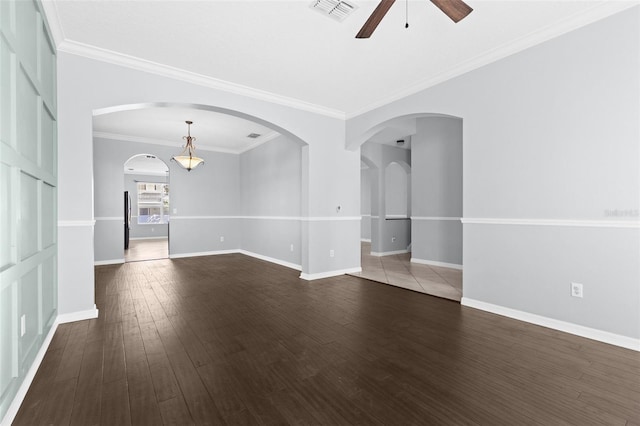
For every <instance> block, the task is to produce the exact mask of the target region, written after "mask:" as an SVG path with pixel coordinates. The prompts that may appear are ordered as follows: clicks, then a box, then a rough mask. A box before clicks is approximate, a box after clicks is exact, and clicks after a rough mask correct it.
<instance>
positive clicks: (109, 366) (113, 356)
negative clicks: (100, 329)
mask: <svg viewBox="0 0 640 426" xmlns="http://www.w3.org/2000/svg"><path fill="white" fill-rule="evenodd" d="M126 376H127V371H126V362H125V354H124V340H123V335H122V322H112V323H107V324H106V325H105V338H104V365H103V381H104V383H109V382H114V381H117V380H123V379H125V378H126Z"/></svg>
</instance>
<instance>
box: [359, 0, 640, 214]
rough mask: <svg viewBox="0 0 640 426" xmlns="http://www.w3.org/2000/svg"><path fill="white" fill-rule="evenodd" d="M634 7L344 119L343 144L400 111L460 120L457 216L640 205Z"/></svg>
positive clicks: (638, 41) (639, 43)
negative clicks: (461, 160)
mask: <svg viewBox="0 0 640 426" xmlns="http://www.w3.org/2000/svg"><path fill="white" fill-rule="evenodd" d="M639 10H640V8H637V7H636V8H633V9H630V10H627V11H625V12H622V13H619V14H617V15H614V16H612V17H610V18H607V19H604V20H602V21H598V22H596V23H594V24H591V25H588V26H586V27H583V28H580V29H578V30H576V31H573V32H570V33H567V34H565V35H563V36H561V37H558V38H556V39H553V40H550V41H548V42H545V43H542V44H540V45H537V46H535V47H532V48H530V49H527V50H525V51H522V52H520V53H517V54H514V55H512V56H509V57H507V58H505V59H502V60H500V61H497V62H495V63H492V64H490V65H487V66H484V67H482V68H480V69H477V70H474V71H472V72H469V73H467V74H464V75H462V76H460V77H457V78H454V79H452V80H449V81H446V82H444V83H442V84H439V85H437V86H434V87H432V88H430V89H427V90H425V91H422V92H420V93H417V94H415V95H412V96H408V97H406V98H404V99H402V100H400V101H397V102H394V103H391V104H388V105H386V106H384V107H381V108H378V109H376V110H374V111H371V112H369V113H366V114H363V115H360V116H358V117H355V118H352V119H350V120H348V121H347V135H348V141H349V142H350V143H351V144H358V143H359V142H360V141H361V140H362V139H361V137H362V136H363V135H364V134H365V133H366V132H367V130H368V129H370V128H372V127H374V126H376V125H378V124H380V123H382V122H385V121H387V120H390V119H393V118H397V117H400V116H404V115H409V114H416V113H439V114H446V115H451V116H454V117H460V118H463V120H464V126H463V128H464V172H465V176H464V192H465V197H464V216H465V217H479V218H482V217H496V218H500V217H510V218H518V217H528V218H567V219H594V218H604V217H605V212H606V211H607V210H608V209H616V208H618V209H623V208H638V206H639V205H640V191H638V182H639V181H640V167H638V159H639V158H640V144H638V140H640V126H639V125H638V117H639V116H640V113H639V111H640V98H639V97H638V93H639V91H640V87H639V77H638V75H639V72H638V70H639V68H640V66H639V62H640V59H639V54H638V52H639V51H640V37H639V36H638V21H639V17H638V15H639V13H640V12H639Z"/></svg>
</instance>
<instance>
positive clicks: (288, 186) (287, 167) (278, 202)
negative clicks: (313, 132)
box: [240, 136, 302, 217]
mask: <svg viewBox="0 0 640 426" xmlns="http://www.w3.org/2000/svg"><path fill="white" fill-rule="evenodd" d="M301 155H302V152H301V144H300V143H299V142H297V141H293V140H291V139H290V138H287V137H285V136H278V137H277V138H276V139H274V140H271V141H269V142H266V143H264V144H262V145H260V146H258V147H256V148H254V149H252V150H249V151H247V152H244V153H242V154H241V155H240V192H241V194H242V195H241V199H242V209H241V210H242V214H243V215H250V216H295V217H299V216H300V215H301V213H300V212H301V198H300V193H301V190H302V188H301V181H302V157H301Z"/></svg>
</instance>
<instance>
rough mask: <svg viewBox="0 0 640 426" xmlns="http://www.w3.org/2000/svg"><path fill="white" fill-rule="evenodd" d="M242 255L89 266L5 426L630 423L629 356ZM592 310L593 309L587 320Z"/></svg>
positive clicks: (636, 413) (633, 377)
mask: <svg viewBox="0 0 640 426" xmlns="http://www.w3.org/2000/svg"><path fill="white" fill-rule="evenodd" d="M298 275H299V272H297V271H293V270H290V269H287V268H284V267H280V266H277V265H273V264H270V263H267V262H263V261H260V260H256V259H252V258H249V257H246V256H243V255H239V254H238V255H223V256H214V257H211V256H210V257H198V258H188V259H177V260H158V261H150V262H136V263H127V264H124V265H116V266H100V267H96V303H97V305H98V308H99V309H100V317H99V318H98V319H95V320H89V321H81V322H77V323H71V324H64V325H61V326H60V327H58V330H57V332H56V334H55V337H54V338H53V341H52V343H51V346H50V347H49V350H48V352H47V354H46V356H45V359H44V361H43V363H42V365H41V367H40V369H39V371H38V373H37V375H36V378H35V379H34V382H33V384H32V386H31V389H30V390H29V393H28V394H27V396H26V399H25V400H24V403H23V404H22V407H21V409H20V411H19V413H18V415H17V416H16V419H15V422H14V424H16V425H41V424H61V425H62V424H64V425H67V424H73V425H96V424H101V425H128V424H134V425H143V424H148V425H160V424H173V425H188V424H216V425H218V424H219V425H224V424H229V425H240V424H294V425H318V424H322V425H346V424H366V425H370V424H389V425H410V424H421V425H424V424H447V425H458V424H465V425H466V424H484V425H521V424H542V425H560V424H573V425H590V424H604V425H638V424H640V354H639V353H637V352H634V351H631V350H625V349H621V348H617V347H613V346H609V345H606V344H602V343H598V342H594V341H591V340H588V339H583V338H579V337H576V336H572V335H568V334H564V333H560V332H556V331H553V330H549V329H545V328H542V327H537V326H534V325H530V324H526V323H522V322H518V321H514V320H510V319H507V318H503V317H500V316H496V315H492V314H488V313H485V312H481V311H477V310H474V309H470V308H465V307H463V306H461V305H460V304H458V303H455V302H451V301H447V300H443V299H440V298H436V297H431V296H427V295H424V294H419V293H415V292H412V291H409V290H405V289H401V288H396V287H391V286H388V285H385V284H378V283H374V282H371V281H367V280H365V279H361V278H357V277H351V276H342V277H338V278H329V279H325V280H319V281H313V282H306V281H303V280H300V279H299V278H298ZM595 314H596V313H594V315H595Z"/></svg>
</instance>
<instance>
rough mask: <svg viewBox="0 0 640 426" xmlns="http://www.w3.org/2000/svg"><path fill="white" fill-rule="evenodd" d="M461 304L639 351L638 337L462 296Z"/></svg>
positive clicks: (639, 340)
mask: <svg viewBox="0 0 640 426" xmlns="http://www.w3.org/2000/svg"><path fill="white" fill-rule="evenodd" d="M460 303H461V304H462V305H463V306H468V307H470V308H475V309H480V310H482V311H486V312H491V313H493V314H497V315H502V316H503V317H508V318H513V319H517V320H520V321H524V322H528V323H531V324H536V325H540V326H542V327H547V328H551V329H553V330H558V331H563V332H565V333H569V334H574V335H576V336H580V337H586V338H587V339H591V340H597V341H598V342H603V343H608V344H610V345H614V346H620V347H623V348H627V349H631V350H634V351H640V339H634V338H632V337H627V336H621V335H619V334H614V333H610V332H608V331H602V330H597V329H595V328H590V327H584V326H582V325H578V324H573V323H570V322H565V321H559V320H556V319H553V318H547V317H543V316H540V315H536V314H530V313H528V312H523V311H519V310H516V309H511V308H505V307H503V306H499V305H493V304H491V303H487V302H482V301H480V300H474V299H469V298H468V297H463V298H462V300H461V302H460Z"/></svg>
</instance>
